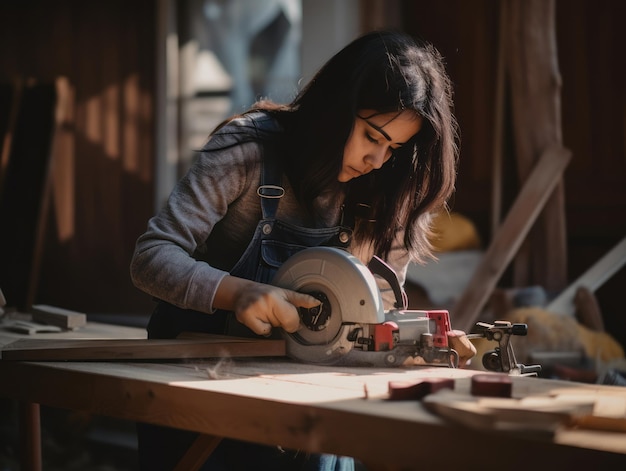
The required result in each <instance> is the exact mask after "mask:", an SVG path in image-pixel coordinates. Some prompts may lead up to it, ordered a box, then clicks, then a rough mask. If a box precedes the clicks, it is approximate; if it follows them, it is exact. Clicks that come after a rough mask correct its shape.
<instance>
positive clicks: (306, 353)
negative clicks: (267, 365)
mask: <svg viewBox="0 0 626 471" xmlns="http://www.w3.org/2000/svg"><path fill="white" fill-rule="evenodd" d="M272 284H273V285H274V286H278V287H281V288H285V289H290V290H293V291H299V292H302V293H323V294H324V295H325V296H326V297H327V298H328V303H329V305H330V309H331V315H330V318H329V319H328V321H327V324H326V325H325V327H324V329H323V330H319V331H314V330H310V329H309V328H307V327H306V326H304V325H301V327H300V329H299V330H298V331H297V332H295V333H292V334H286V339H287V353H288V354H289V356H291V357H293V358H296V359H299V360H304V361H309V362H317V363H320V362H322V363H323V362H329V361H334V360H336V359H337V358H340V357H341V356H343V355H344V354H346V353H348V351H350V350H351V349H352V342H349V341H347V339H346V337H347V332H346V330H347V329H348V328H349V327H348V326H346V325H345V324H346V323H347V324H355V323H359V324H360V323H365V324H380V323H383V322H384V321H385V312H384V307H383V301H382V298H381V296H380V291H379V289H378V286H377V285H376V280H375V278H374V275H372V273H371V272H370V270H369V269H368V268H367V266H365V265H364V264H363V263H362V262H361V261H360V260H359V259H358V258H356V257H355V256H353V255H351V254H349V253H348V252H346V251H344V250H340V249H336V248H332V247H312V248H308V249H304V250H302V251H300V252H298V253H296V254H295V255H293V256H291V257H290V258H289V259H288V260H287V261H286V262H285V263H284V264H283V265H282V266H281V267H280V268H279V270H278V272H277V273H276V276H275V277H274V279H273V281H272Z"/></svg>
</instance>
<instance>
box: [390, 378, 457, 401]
mask: <svg viewBox="0 0 626 471" xmlns="http://www.w3.org/2000/svg"><path fill="white" fill-rule="evenodd" d="M446 388H447V389H454V380H453V379H452V378H429V379H425V380H424V381H418V382H417V383H409V382H402V381H389V400H390V401H410V400H420V399H422V398H424V397H426V396H428V395H429V394H432V393H434V392H437V391H439V390H441V389H446Z"/></svg>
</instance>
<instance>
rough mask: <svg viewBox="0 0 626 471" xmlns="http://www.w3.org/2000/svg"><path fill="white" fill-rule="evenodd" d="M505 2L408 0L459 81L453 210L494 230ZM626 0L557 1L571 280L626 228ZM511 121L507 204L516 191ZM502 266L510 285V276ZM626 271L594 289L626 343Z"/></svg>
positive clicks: (414, 24)
mask: <svg viewBox="0 0 626 471" xmlns="http://www.w3.org/2000/svg"><path fill="white" fill-rule="evenodd" d="M499 5H500V1H499V0H473V1H471V2H466V1H463V0H438V1H431V0H407V1H405V2H404V11H403V15H402V17H403V18H404V21H405V22H404V29H405V30H406V31H408V32H409V33H411V34H414V35H416V36H423V37H425V38H427V39H429V40H430V41H432V42H433V43H434V44H435V45H436V46H437V47H438V48H439V49H440V50H441V52H442V53H443V55H444V56H445V58H446V61H447V64H448V70H449V72H450V74H451V77H452V80H453V82H454V86H455V105H456V112H457V117H458V120H459V124H460V127H461V136H462V143H461V160H460V166H459V178H458V184H457V193H456V197H455V199H454V201H453V209H454V210H456V211H459V212H461V213H462V214H464V215H466V216H468V217H470V218H471V219H472V220H473V221H474V222H475V223H476V224H477V226H478V229H479V232H480V234H481V235H482V236H483V238H484V240H485V243H488V242H489V238H490V226H489V218H490V193H491V184H492V175H491V166H492V164H493V161H492V153H493V150H492V148H491V146H492V142H493V136H492V132H493V129H494V113H493V110H494V100H495V91H496V82H495V77H496V58H497V53H498V50H497V46H498V43H497V37H498V36H497V27H498V23H497V21H498V12H499ZM624 19H626V4H625V3H624V2H622V1H620V0H598V1H595V0H594V1H591V0H557V3H556V33H557V52H558V57H559V67H560V70H561V75H562V79H563V84H562V90H561V94H562V100H561V103H562V125H563V144H564V146H565V147H566V148H568V149H570V150H571V151H572V161H571V163H570V165H569V167H568V169H567V170H566V172H565V178H564V181H565V184H564V189H565V205H566V215H565V219H566V225H567V245H568V279H569V280H570V281H573V280H575V279H576V278H578V276H580V275H581V274H582V273H583V272H584V271H585V270H587V269H588V268H589V267H590V266H591V265H592V264H593V263H595V262H596V261H597V260H598V259H600V258H601V257H602V256H603V255H604V254H605V253H606V252H608V251H609V250H610V249H611V248H612V247H613V246H614V244H616V243H617V242H618V241H619V240H620V239H621V238H622V237H623V236H624V235H625V234H626V69H625V68H624V66H623V55H624V53H623V47H624V44H626V28H624V27H623V23H624ZM506 112H507V118H506V119H507V122H506V123H505V142H504V147H505V153H504V158H505V161H504V163H503V165H504V186H503V193H504V200H505V204H504V205H503V210H504V211H505V212H506V211H507V209H508V207H509V206H507V205H510V203H511V202H512V200H513V197H514V196H515V195H516V194H517V191H518V190H519V187H518V183H517V172H516V170H515V168H514V164H513V160H512V158H513V149H512V146H511V123H510V109H507V110H506ZM511 278H512V277H511V276H510V273H507V274H505V276H504V277H503V283H504V284H505V286H506V283H507V282H509V281H510V280H511ZM625 285H626V269H622V270H621V271H620V272H618V273H617V274H616V275H615V276H614V277H613V278H612V279H611V280H610V281H609V282H607V283H606V285H605V286H604V287H603V288H601V289H600V290H598V292H597V293H596V295H597V296H598V299H599V301H600V304H601V307H602V311H603V313H604V315H605V321H606V325H607V329H609V331H610V332H611V333H613V335H615V336H616V337H617V338H618V340H619V341H620V342H621V343H622V345H626V318H625V317H624V316H623V315H622V311H623V307H622V296H621V295H622V293H621V292H622V291H623V287H624V286H625Z"/></svg>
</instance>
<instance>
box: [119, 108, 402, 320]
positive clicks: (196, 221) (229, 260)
mask: <svg viewBox="0 0 626 471" xmlns="http://www.w3.org/2000/svg"><path fill="white" fill-rule="evenodd" d="M264 120H270V121H272V118H271V117H270V116H268V115H267V114H264V113H254V114H252V115H246V116H244V117H241V118H237V119H235V120H233V121H232V122H230V123H229V124H227V125H226V126H224V127H223V128H221V129H220V130H219V131H218V132H217V133H215V134H214V135H212V136H211V138H210V139H209V141H208V143H207V144H206V145H205V146H204V148H203V151H202V152H201V153H200V155H199V157H198V159H197V160H196V162H195V163H194V165H193V166H192V168H191V169H190V170H189V172H188V173H187V175H185V177H183V178H182V179H181V180H180V182H178V184H177V185H176V187H175V188H174V190H173V191H172V193H171V195H170V197H169V198H168V201H167V203H166V204H165V206H164V207H163V208H162V209H161V210H160V211H159V212H158V214H157V215H155V216H154V217H153V218H151V219H150V221H149V222H148V227H147V230H146V232H145V233H144V234H143V235H141V236H140V237H139V239H138V240H137V244H136V247H135V252H134V255H133V259H132V262H131V267H130V273H131V278H132V281H133V283H134V284H135V286H137V287H138V288H139V289H141V290H143V291H145V292H146V293H148V294H150V295H151V296H154V297H156V298H159V299H162V300H164V301H167V302H169V303H171V304H174V305H176V306H179V307H182V308H185V309H194V310H196V311H201V312H207V313H210V312H212V311H213V307H212V305H213V299H214V296H215V292H216V290H217V287H218V286H219V283H220V281H221V280H222V278H223V277H224V276H226V275H228V270H229V269H230V268H231V267H232V266H234V264H235V263H236V262H237V261H238V260H239V258H240V256H241V254H243V252H244V250H245V249H246V247H247V246H248V243H249V242H250V240H251V238H252V235H253V233H254V230H255V228H256V225H257V223H258V221H259V220H260V219H261V217H262V216H261V206H260V198H259V196H258V195H257V188H258V186H259V182H260V180H259V179H260V171H261V167H262V165H261V163H262V156H263V152H264V151H268V149H267V148H266V147H264V144H263V141H262V140H260V139H258V134H257V133H258V129H259V126H268V125H269V126H277V125H276V123H272V122H269V123H268V122H267V121H264ZM251 137H252V139H250V138H251ZM282 186H283V187H284V188H285V195H284V196H283V198H281V200H280V204H279V207H278V212H277V215H276V216H277V218H278V219H281V220H283V221H286V222H289V223H291V224H297V225H302V226H306V227H330V226H335V225H337V224H338V222H339V217H340V207H341V204H342V202H343V195H330V194H324V195H321V196H320V197H318V198H317V200H316V201H315V205H316V209H317V211H316V212H317V213H318V214H320V215H322V216H321V218H322V219H320V220H316V221H313V220H308V219H305V218H303V215H304V214H305V212H304V211H303V210H302V208H301V207H300V205H299V204H298V202H297V201H296V199H295V196H294V194H293V191H292V190H291V188H290V186H289V182H288V179H287V178H286V177H283V181H282ZM399 240H400V239H399ZM350 251H351V252H352V253H353V254H354V255H355V256H357V257H358V258H360V259H361V261H363V262H364V263H367V262H368V261H369V259H370V258H371V256H372V251H371V248H370V247H362V246H359V247H356V246H353V247H350ZM408 260H409V257H408V253H407V252H406V250H403V249H400V248H399V246H396V247H394V249H393V250H392V253H391V254H390V257H389V259H388V263H389V264H390V265H391V266H392V267H393V268H394V269H395V270H396V272H397V274H398V276H399V278H400V281H401V282H402V283H403V282H404V279H405V275H406V267H407V264H408ZM384 298H385V300H386V303H387V302H388V297H387V295H385V296H384Z"/></svg>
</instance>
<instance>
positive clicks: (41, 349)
mask: <svg viewBox="0 0 626 471" xmlns="http://www.w3.org/2000/svg"><path fill="white" fill-rule="evenodd" d="M285 355H286V348H285V341H284V340H266V339H261V340H258V339H242V338H236V337H233V338H228V339H226V338H225V337H223V336H218V337H217V338H211V336H206V337H204V338H195V339H150V340H147V339H114V340H107V339H102V340H73V339H69V340H60V339H59V340H56V339H21V340H18V341H16V342H13V343H11V344H9V345H6V346H5V347H4V348H3V350H2V360H3V361H5V360H19V361H104V360H108V361H118V360H176V359H193V358H215V357H259V356H267V357H272V356H285Z"/></svg>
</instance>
